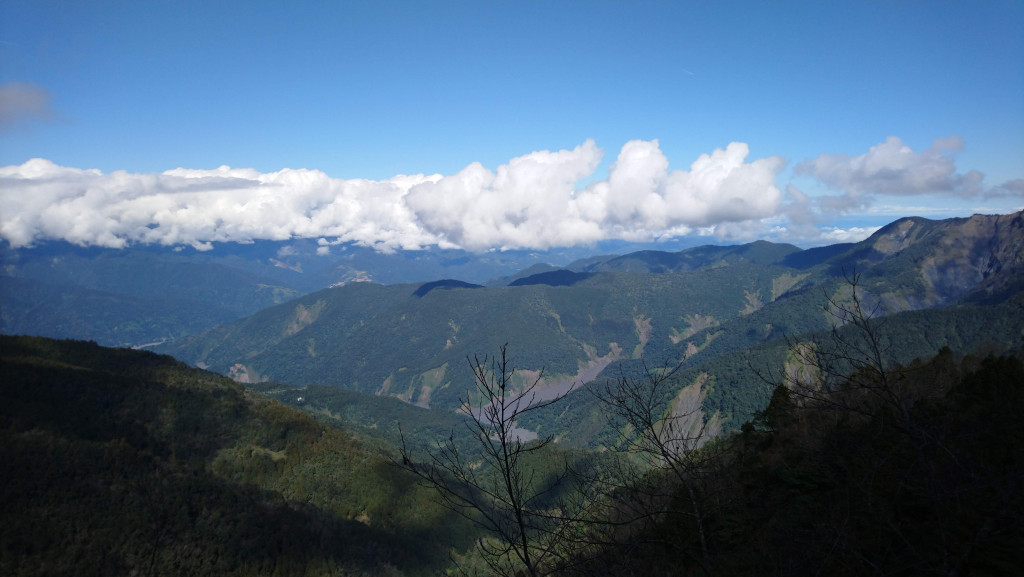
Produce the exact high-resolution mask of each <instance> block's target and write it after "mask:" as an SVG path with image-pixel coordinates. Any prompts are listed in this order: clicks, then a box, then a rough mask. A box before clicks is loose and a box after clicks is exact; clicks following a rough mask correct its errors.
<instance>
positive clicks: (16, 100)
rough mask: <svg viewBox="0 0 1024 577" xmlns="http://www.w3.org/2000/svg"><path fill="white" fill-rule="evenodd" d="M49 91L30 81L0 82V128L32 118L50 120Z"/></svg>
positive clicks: (5, 128)
mask: <svg viewBox="0 0 1024 577" xmlns="http://www.w3.org/2000/svg"><path fill="white" fill-rule="evenodd" d="M55 116H56V114H55V113H54V111H53V109H52V108H51V107H50V93H49V92H47V91H46V90H44V89H43V88H41V87H40V86H37V85H35V84H31V83H23V82H9V83H7V84H0V130H7V129H9V128H12V127H14V126H19V125H23V124H24V123H26V122H30V121H33V120H51V119H53V118H54V117H55Z"/></svg>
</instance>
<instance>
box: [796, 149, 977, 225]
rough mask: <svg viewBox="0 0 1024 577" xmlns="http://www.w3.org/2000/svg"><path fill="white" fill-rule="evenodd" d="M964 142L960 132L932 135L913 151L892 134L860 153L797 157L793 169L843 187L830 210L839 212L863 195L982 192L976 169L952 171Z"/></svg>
mask: <svg viewBox="0 0 1024 577" xmlns="http://www.w3.org/2000/svg"><path fill="white" fill-rule="evenodd" d="M963 146H964V143H963V140H962V139H961V138H960V137H959V136H951V137H948V138H941V139H938V140H936V141H935V142H934V143H932V147H931V148H929V149H928V150H925V151H924V152H915V151H914V150H913V149H911V148H910V147H909V146H907V145H906V144H904V143H903V141H902V140H900V139H899V138H897V137H895V136H890V137H889V138H887V139H885V142H882V143H879V144H876V145H875V146H872V147H871V148H870V149H869V150H868V151H867V152H866V153H864V154H861V155H859V156H848V155H845V154H822V155H820V156H819V157H818V158H816V159H814V160H806V161H804V162H801V163H800V164H798V165H797V166H796V168H795V169H794V170H795V171H796V173H797V174H807V175H810V176H813V177H815V178H817V179H818V180H820V181H822V182H823V183H825V184H826V185H828V186H830V187H833V188H836V189H839V190H842V191H845V194H844V195H843V196H840V197H835V206H834V207H833V209H834V210H837V211H841V210H846V209H849V208H850V207H854V206H859V205H861V204H862V203H863V202H864V199H863V196H864V195H866V194H882V195H900V196H905V195H916V194H934V193H940V194H952V195H956V196H962V197H970V196H976V195H978V194H979V193H980V192H981V186H980V184H981V181H982V179H983V178H984V177H983V175H982V174H981V173H980V172H978V171H976V170H972V171H970V172H968V173H966V174H960V173H958V172H957V170H956V165H955V162H954V160H955V159H954V154H955V153H956V152H957V151H959V150H961V149H962V148H963Z"/></svg>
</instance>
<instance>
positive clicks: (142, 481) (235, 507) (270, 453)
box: [0, 337, 468, 576]
mask: <svg viewBox="0 0 1024 577" xmlns="http://www.w3.org/2000/svg"><path fill="white" fill-rule="evenodd" d="M0 354H2V374H3V379H2V382H0V399H2V400H0V485H2V486H3V491H2V492H0V574H3V575H12V576H13V575H257V574H258V575H271V574H289V575H328V574H330V575H337V574H374V575H379V574H425V573H428V572H431V571H432V570H436V569H438V568H439V567H442V566H443V565H444V564H445V563H446V560H447V559H446V557H447V550H448V548H450V547H452V546H465V542H464V541H463V540H462V539H463V538H462V537H460V533H459V531H464V530H465V527H464V526H462V525H459V524H458V523H456V522H454V521H453V520H452V519H450V518H449V517H448V516H447V515H446V513H445V512H444V511H443V510H440V509H438V508H437V507H436V506H434V505H432V503H431V501H430V499H429V495H428V494H426V493H424V492H423V491H422V490H421V489H419V488H418V487H416V486H415V485H414V484H412V483H411V482H410V481H409V479H407V478H405V477H403V476H402V475H400V474H399V473H398V471H396V470H394V469H392V468H390V467H389V466H387V465H386V463H385V462H384V461H383V459H382V458H381V457H379V456H377V454H376V453H375V452H374V451H371V450H369V449H368V448H367V447H366V446H365V444H364V443H363V442H361V441H359V440H358V439H357V438H355V437H353V436H352V435H351V434H348V433H345V432H343V431H340V430H338V429H334V428H330V427H326V426H324V425H322V424H321V423H318V422H317V421H315V420H314V419H313V418H311V417H309V416H308V415H305V414H303V413H300V412H297V411H295V410H293V409H290V408H288V407H285V406H283V405H281V404H279V403H278V402H276V401H271V400H268V399H266V398H264V397H262V396H259V395H256V394H254V393H252V392H251V391H247V390H245V389H244V388H242V387H241V386H240V385H237V384H235V383H233V382H232V381H230V380H229V379H226V378H224V377H220V376H217V375H213V374H211V373H207V372H204V371H199V370H196V369H191V368H188V367H186V366H185V365H183V364H181V363H178V362H176V361H174V360H173V359H170V358H169V357H163V356H158V355H155V354H152V353H145V352H138V351H129V350H113V349H104V348H102V347H99V346H97V345H95V344H93V343H84V342H73V341H52V340H48V339H42V338H15V337H2V340H0ZM463 535H468V533H463Z"/></svg>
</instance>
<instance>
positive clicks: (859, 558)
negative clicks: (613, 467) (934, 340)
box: [566, 349, 1024, 576]
mask: <svg viewBox="0 0 1024 577" xmlns="http://www.w3.org/2000/svg"><path fill="white" fill-rule="evenodd" d="M885 378H886V379H887V382H888V384H883V380H882V375H881V373H879V372H877V371H874V372H872V371H865V372H862V373H860V374H859V375H858V376H857V377H856V378H851V379H850V380H849V381H848V382H847V384H846V385H845V386H842V387H840V388H838V389H835V390H834V391H830V392H828V393H824V392H818V393H815V394H814V395H812V396H802V395H800V394H798V393H796V392H793V391H792V390H791V389H787V388H780V389H777V390H776V392H775V394H774V395H773V398H772V401H771V404H769V406H768V408H767V409H765V410H764V411H762V412H761V413H760V414H759V416H758V418H757V419H755V420H754V421H753V422H751V423H748V424H747V425H745V426H744V427H743V429H742V431H741V432H738V433H736V434H733V435H731V436H728V437H724V438H721V439H719V440H718V441H717V442H715V443H712V444H709V445H708V446H707V447H705V448H704V449H703V450H702V451H700V452H699V453H697V454H696V455H693V456H691V457H689V460H688V463H689V466H688V469H687V474H686V475H685V478H684V479H682V480H681V479H679V478H674V477H671V476H668V475H667V474H665V475H661V474H658V472H655V473H654V474H651V475H649V476H648V477H647V478H645V479H643V482H642V483H637V484H635V485H634V487H635V488H634V490H633V491H631V492H628V491H627V492H623V493H620V496H619V497H618V500H617V501H616V503H617V504H618V507H617V508H616V509H615V510H620V511H627V512H628V511H633V510H635V509H638V508H640V509H641V510H643V511H646V512H651V514H650V515H646V516H642V517H640V516H634V518H632V519H628V518H627V519H626V521H625V522H623V523H622V524H620V525H617V526H615V527H614V528H613V529H612V530H602V528H600V527H598V528H595V529H594V530H592V531H591V533H590V535H589V539H590V541H591V542H595V543H601V545H598V546H595V547H592V548H589V549H588V548H586V547H583V548H580V549H579V554H578V555H577V556H576V557H575V563H576V564H574V563H568V564H566V572H567V573H570V574H581V575H588V576H596V575H734V576H745V575H778V576H782V575H787V576H803V575H808V576H809V575H833V576H847V575H849V576H859V575H993V576H996V575H1017V574H1019V572H1020V568H1021V567H1024V546H1022V545H1024V452H1022V451H1021V445H1022V444H1024V422H1022V421H1021V419H1020V415H1021V413H1022V412H1024V365H1022V363H1021V361H1020V358H1019V357H989V358H987V359H979V358H972V357H966V358H963V359H959V358H957V357H956V355H954V354H952V353H951V352H950V351H949V350H948V349H946V350H944V351H942V352H941V353H940V354H939V355H938V356H936V357H934V358H933V359H931V360H930V361H928V362H916V363H914V364H912V365H910V366H908V367H900V368H892V369H890V370H889V371H888V372H887V374H886V377H885ZM883 391H884V392H885V393H886V395H885V396H884V397H883V396H880V395H878V394H876V393H878V392H883ZM890 395H891V396H890ZM894 400H898V403H894V402H893V401H894ZM896 407H899V408H898V409H896V410H894V408H896ZM636 488H640V489H643V491H642V492H638V491H637V489H636ZM653 495H667V497H662V498H660V499H652V498H650V497H651V496H653ZM645 497H646V500H645ZM651 503H656V504H657V505H656V506H655V507H651ZM695 511H696V512H699V516H697V515H695V513H694V512H695ZM698 520H699V521H700V522H699V523H698Z"/></svg>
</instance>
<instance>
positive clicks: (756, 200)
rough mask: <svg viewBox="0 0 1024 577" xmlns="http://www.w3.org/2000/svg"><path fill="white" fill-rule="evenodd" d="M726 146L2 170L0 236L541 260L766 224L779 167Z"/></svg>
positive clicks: (33, 165)
mask: <svg viewBox="0 0 1024 577" xmlns="http://www.w3.org/2000/svg"><path fill="white" fill-rule="evenodd" d="M748 154H749V151H748V147H747V145H746V144H743V143H732V144H730V145H728V146H727V147H726V148H724V149H718V150H715V151H714V152H712V153H711V154H705V155H702V156H701V157H700V158H698V159H697V160H696V161H695V162H694V163H693V164H692V165H691V167H690V170H688V171H684V170H670V169H669V167H668V160H667V159H666V158H665V156H664V154H663V153H662V152H661V150H660V148H659V146H658V142H657V141H639V140H637V141H631V142H628V143H626V145H625V146H623V148H622V150H621V152H620V154H619V156H618V158H617V159H616V161H615V163H614V164H613V165H612V166H611V168H610V170H609V177H608V179H606V180H601V181H597V182H592V183H590V184H589V185H587V186H585V187H583V188H578V187H577V183H579V182H581V181H583V180H585V179H587V178H588V177H591V176H592V175H593V173H594V171H595V170H596V169H597V166H598V165H599V163H600V161H601V158H602V151H601V150H600V149H599V148H598V147H597V145H596V144H595V143H594V142H593V141H590V140H588V141H586V142H584V143H583V144H581V145H579V146H577V147H576V148H574V149H572V150H560V151H556V152H550V151H539V152H533V153H530V154H527V155H524V156H520V157H518V158H514V159H512V160H511V161H510V162H509V163H508V164H505V165H502V166H499V167H498V168H497V170H495V171H491V170H489V169H487V168H485V167H484V166H482V165H480V164H479V163H473V164H470V165H469V166H467V167H466V168H464V169H463V170H461V171H459V172H458V173H456V174H454V175H451V176H442V175H431V176H426V175H413V176H404V175H400V176H396V177H394V178H391V179H388V180H383V181H371V180H360V179H352V180H342V179H336V178H331V177H329V176H327V175H326V174H324V173H323V172H320V171H317V170H305V169H300V170H292V169H285V170H281V171H278V172H272V173H260V172H257V171H254V170H250V169H232V168H229V167H226V166H222V167H220V168H218V169H215V170H191V169H183V168H179V169H175V170H169V171H166V172H164V173H162V174H133V173H128V172H124V171H117V172H112V173H109V174H103V173H101V172H100V171H97V170H82V169H77V168H68V167H62V166H58V165H56V164H54V163H52V162H50V161H48V160H44V159H33V160H30V161H28V162H26V163H24V164H22V165H19V166H8V167H3V168H0V204H2V206H3V210H2V215H0V237H2V238H3V239H5V240H7V241H8V242H10V243H11V245H12V246H15V247H19V246H28V245H31V244H33V243H35V242H37V241H40V240H44V239H62V240H66V241H69V242H72V243H76V244H82V245H98V246H105V247H113V248H119V247H124V246H127V245H129V244H131V243H158V244H163V245H191V246H194V247H196V248H198V249H205V248H209V247H210V246H211V245H210V243H211V242H248V241H252V240H256V239H272V240H286V239H289V238H296V237H301V238H321V239H323V240H322V242H321V244H322V245H324V246H325V247H326V246H329V245H330V244H333V243H339V242H356V243H360V244H363V245H367V246H373V247H376V248H378V249H380V250H384V251H389V250H396V249H415V248H422V247H426V246H431V245H437V246H441V247H462V248H466V249H469V250H475V251H482V250H488V249H495V248H497V249H503V248H535V249H545V248H549V247H552V246H568V245H573V244H578V243H588V242H594V241H598V240H602V239H608V238H622V239H628V240H641V239H651V238H658V237H660V236H665V235H677V234H684V233H686V232H689V231H691V230H692V229H693V228H694V227H708V226H714V225H717V224H720V223H727V222H743V221H749V220H757V219H762V218H766V217H770V216H773V215H775V214H776V213H777V212H778V210H779V207H780V204H781V194H780V192H779V189H778V188H777V187H776V185H775V180H776V176H777V174H778V172H779V171H780V170H781V169H782V168H783V166H784V164H785V162H784V161H783V160H782V159H781V158H778V157H772V158H764V159H758V160H754V161H752V162H747V160H746V159H747V156H748Z"/></svg>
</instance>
